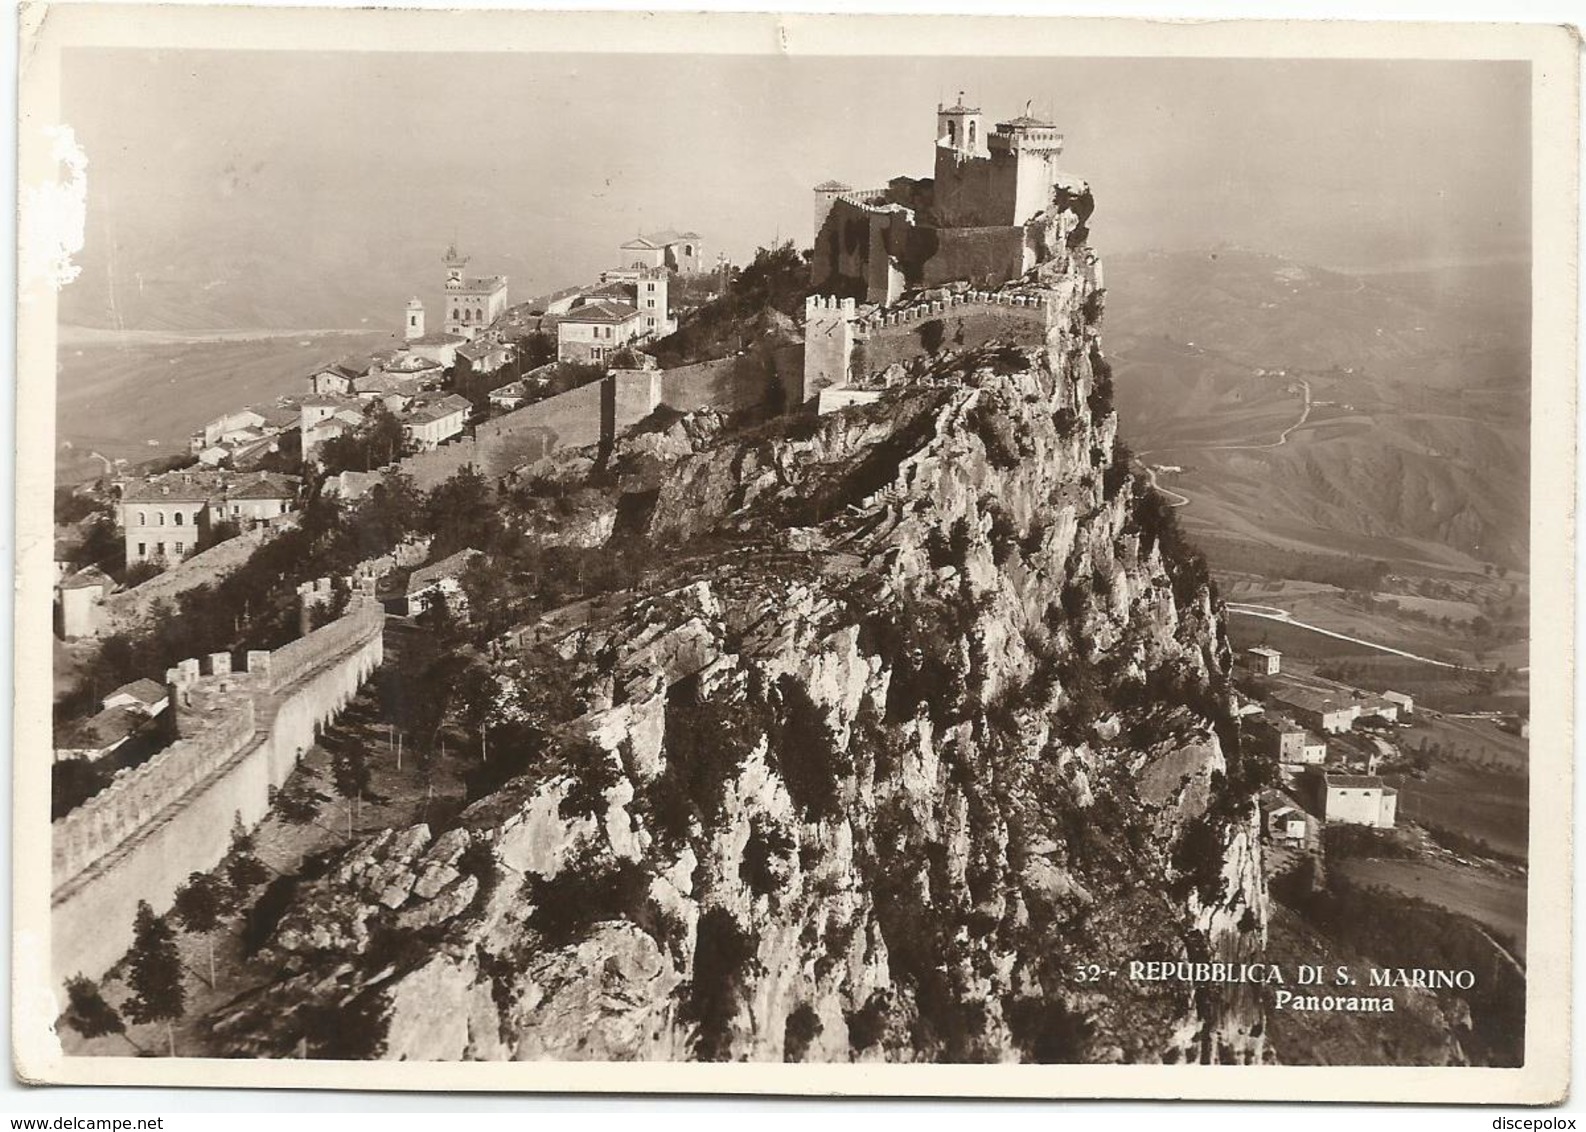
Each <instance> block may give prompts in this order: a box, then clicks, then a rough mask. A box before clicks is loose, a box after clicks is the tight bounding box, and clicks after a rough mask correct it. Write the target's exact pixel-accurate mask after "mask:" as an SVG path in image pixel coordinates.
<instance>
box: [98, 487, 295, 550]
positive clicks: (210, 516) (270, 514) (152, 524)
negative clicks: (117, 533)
mask: <svg viewBox="0 0 1586 1132" xmlns="http://www.w3.org/2000/svg"><path fill="white" fill-rule="evenodd" d="M299 482H300V481H299V480H298V479H297V477H295V476H286V475H281V474H279V473H276V472H249V473H245V474H242V473H235V472H227V471H223V470H214V471H199V470H189V471H180V472H167V473H165V474H164V475H160V476H152V477H150V478H148V479H143V480H134V481H131V482H129V483H127V484H126V485H125V487H124V488H123V489H122V493H121V508H120V510H121V527H122V531H123V534H124V536H125V542H126V561H127V562H128V564H129V565H130V564H131V563H133V562H163V561H175V560H178V559H181V558H184V557H186V556H187V555H189V554H191V553H193V552H194V551H195V550H196V549H197V548H198V543H199V540H200V539H201V538H202V537H203V536H204V535H205V534H206V533H207V532H208V531H209V530H211V529H212V528H213V527H214V526H215V524H217V523H219V522H222V521H223V520H227V519H231V520H235V521H237V522H238V523H239V524H240V525H242V526H245V527H246V526H250V525H252V523H255V522H263V521H268V520H270V519H274V518H277V517H279V516H281V515H284V514H286V513H287V512H288V511H290V510H292V508H293V506H294V505H295V503H296V501H297V495H298V487H299Z"/></svg>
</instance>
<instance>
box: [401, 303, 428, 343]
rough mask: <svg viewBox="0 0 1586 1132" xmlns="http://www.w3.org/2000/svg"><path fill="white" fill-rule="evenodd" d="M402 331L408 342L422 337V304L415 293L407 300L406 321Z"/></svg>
mask: <svg viewBox="0 0 1586 1132" xmlns="http://www.w3.org/2000/svg"><path fill="white" fill-rule="evenodd" d="M402 332H403V334H404V336H406V338H407V340H408V341H409V342H411V341H413V339H415V338H422V337H424V304H423V303H421V302H419V300H418V296H417V295H415V296H414V297H413V298H411V299H409V300H408V309H407V321H406V324H405V325H404V326H403V329H402Z"/></svg>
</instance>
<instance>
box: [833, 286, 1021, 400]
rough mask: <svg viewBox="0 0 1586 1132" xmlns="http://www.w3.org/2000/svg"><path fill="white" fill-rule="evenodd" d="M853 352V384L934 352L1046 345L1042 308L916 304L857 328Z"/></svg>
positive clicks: (959, 302) (1001, 304) (997, 304)
mask: <svg viewBox="0 0 1586 1132" xmlns="http://www.w3.org/2000/svg"><path fill="white" fill-rule="evenodd" d="M859 327H860V331H859V339H858V342H857V344H856V345H855V348H854V361H853V366H852V368H853V375H854V379H855V380H862V379H863V378H865V377H867V376H869V375H871V374H874V373H879V372H880V371H882V370H884V369H886V368H887V367H888V366H890V365H892V364H894V363H896V362H908V361H911V360H912V359H914V358H919V357H923V356H925V355H926V354H929V353H934V352H936V351H938V350H943V349H946V350H971V349H975V348H977V347H980V346H984V345H986V344H987V343H988V342H994V341H995V342H1006V343H1009V344H1011V345H1015V346H1038V345H1041V344H1042V343H1043V342H1044V341H1045V340H1046V332H1047V312H1046V308H1045V304H1044V303H1040V302H1034V303H1028V304H1020V303H1013V302H994V301H975V300H962V299H960V297H957V296H955V298H954V300H951V301H938V302H933V303H929V304H919V305H917V306H914V307H910V308H908V309H907V310H906V311H903V312H898V313H897V314H889V315H885V316H883V317H881V318H878V319H876V320H874V321H872V322H861V323H860V324H859Z"/></svg>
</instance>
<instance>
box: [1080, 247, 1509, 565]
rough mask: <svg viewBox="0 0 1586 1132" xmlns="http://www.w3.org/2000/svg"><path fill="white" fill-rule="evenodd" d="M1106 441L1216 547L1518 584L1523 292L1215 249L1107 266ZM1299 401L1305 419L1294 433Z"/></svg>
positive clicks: (1466, 280) (1124, 259) (1494, 284)
mask: <svg viewBox="0 0 1586 1132" xmlns="http://www.w3.org/2000/svg"><path fill="white" fill-rule="evenodd" d="M1107 282H1108V288H1109V289H1108V296H1107V321H1106V346H1107V352H1108V354H1109V357H1110V358H1111V359H1112V363H1113V366H1114V371H1115V374H1116V377H1117V403H1118V408H1119V412H1120V414H1121V416H1122V420H1123V428H1122V433H1123V435H1124V436H1125V437H1127V438H1128V440H1129V442H1130V443H1131V444H1132V445H1133V446H1134V447H1135V449H1136V451H1137V452H1143V453H1145V454H1146V455H1145V459H1146V461H1147V462H1148V463H1152V464H1160V465H1170V466H1176V467H1180V468H1182V469H1183V472H1182V473H1166V474H1164V475H1163V477H1162V478H1161V481H1160V482H1161V484H1162V486H1163V487H1165V488H1169V489H1171V490H1173V491H1175V492H1178V493H1181V494H1182V495H1183V496H1186V497H1188V498H1189V500H1190V502H1189V504H1188V505H1187V506H1185V507H1184V508H1183V509H1182V510H1181V512H1180V515H1181V518H1182V519H1183V520H1184V522H1185V524H1186V525H1187V526H1188V527H1190V528H1191V529H1192V530H1195V531H1197V532H1201V533H1203V534H1205V535H1207V536H1211V538H1212V539H1215V540H1222V541H1227V540H1232V541H1233V542H1236V543H1237V542H1240V541H1244V542H1250V543H1256V544H1262V545H1266V546H1272V547H1281V548H1284V549H1291V550H1306V551H1315V552H1318V553H1329V554H1337V553H1348V554H1357V555H1368V556H1372V557H1381V558H1386V559H1398V560H1406V559H1408V560H1417V561H1421V562H1426V563H1438V564H1446V565H1448V566H1451V567H1455V568H1471V567H1472V566H1474V565H1476V564H1479V563H1482V562H1492V563H1496V564H1502V565H1505V566H1509V567H1514V568H1521V569H1523V568H1524V567H1525V564H1526V558H1527V545H1528V543H1527V524H1528V518H1527V515H1528V474H1529V448H1528V428H1529V419H1530V415H1529V413H1530V365H1529V344H1530V325H1529V309H1530V302H1529V298H1530V296H1529V278H1528V274H1527V272H1526V270H1525V268H1524V267H1523V266H1521V265H1515V264H1497V265H1487V266H1475V267H1468V268H1442V269H1437V270H1432V271H1420V272H1398V273H1393V274H1384V275H1347V274H1342V273H1339V272H1333V271H1327V270H1323V269H1320V268H1315V267H1310V266H1304V265H1300V264H1295V263H1291V262H1288V261H1285V260H1282V259H1278V258H1276V257H1273V256H1267V255H1261V254H1258V253H1253V252H1246V251H1240V250H1231V249H1218V250H1215V251H1206V252H1196V253H1172V254H1149V255H1138V256H1118V257H1112V258H1109V260H1108V262H1107ZM1307 386H1308V387H1309V390H1310V396H1311V399H1312V402H1313V403H1312V408H1311V411H1310V413H1309V415H1308V417H1307V418H1306V421H1305V423H1304V424H1303V425H1300V426H1299V427H1297V428H1294V429H1293V431H1292V433H1290V434H1289V436H1288V438H1287V440H1286V441H1285V442H1284V443H1283V444H1281V445H1277V441H1278V438H1279V436H1280V435H1281V434H1282V433H1283V430H1284V429H1286V428H1289V427H1290V426H1292V425H1295V424H1296V423H1297V422H1298V420H1299V418H1300V415H1301V412H1302V410H1303V406H1304V403H1305V388H1306V387H1307Z"/></svg>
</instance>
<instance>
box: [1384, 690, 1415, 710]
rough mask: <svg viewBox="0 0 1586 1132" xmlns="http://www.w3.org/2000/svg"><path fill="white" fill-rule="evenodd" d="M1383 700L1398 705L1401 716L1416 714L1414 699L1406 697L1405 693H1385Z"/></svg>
mask: <svg viewBox="0 0 1586 1132" xmlns="http://www.w3.org/2000/svg"><path fill="white" fill-rule="evenodd" d="M1382 698H1383V699H1385V700H1387V701H1388V702H1389V703H1390V704H1397V705H1398V706H1399V714H1400V715H1414V714H1415V700H1414V698H1412V697H1411V696H1408V695H1406V694H1405V693H1403V692H1384V693H1382Z"/></svg>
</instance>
